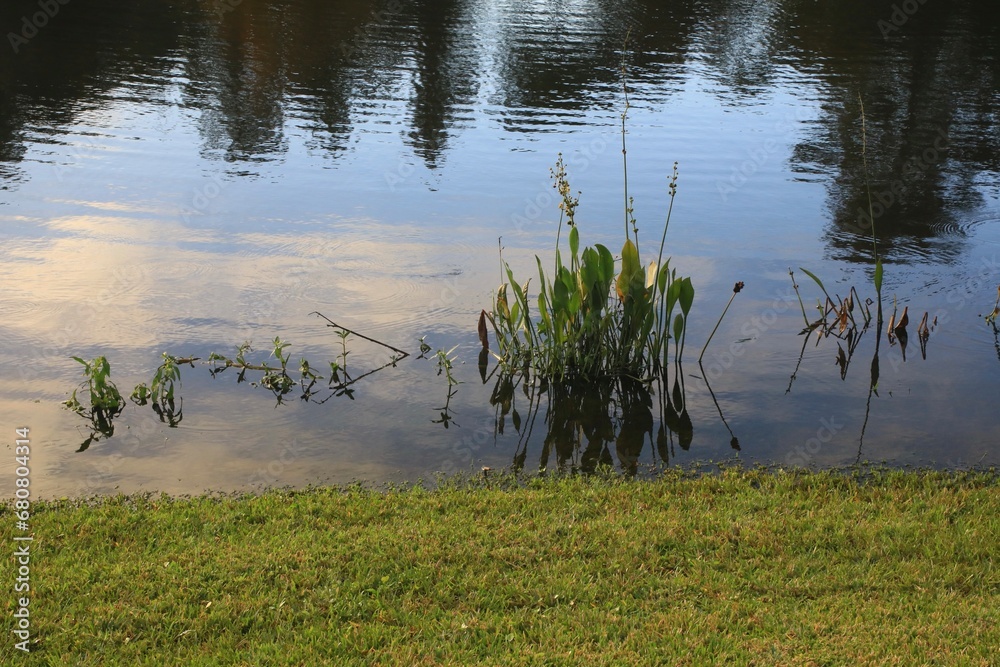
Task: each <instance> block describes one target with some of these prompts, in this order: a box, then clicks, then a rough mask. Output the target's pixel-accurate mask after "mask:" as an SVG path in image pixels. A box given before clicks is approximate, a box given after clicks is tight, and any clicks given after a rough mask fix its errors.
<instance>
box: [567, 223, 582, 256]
mask: <svg viewBox="0 0 1000 667" xmlns="http://www.w3.org/2000/svg"><path fill="white" fill-rule="evenodd" d="M569 251H570V252H571V253H573V257H574V258H575V257H576V256H577V254H578V253H579V252H580V232H579V231H577V229H576V227H572V228H571V229H570V230H569Z"/></svg>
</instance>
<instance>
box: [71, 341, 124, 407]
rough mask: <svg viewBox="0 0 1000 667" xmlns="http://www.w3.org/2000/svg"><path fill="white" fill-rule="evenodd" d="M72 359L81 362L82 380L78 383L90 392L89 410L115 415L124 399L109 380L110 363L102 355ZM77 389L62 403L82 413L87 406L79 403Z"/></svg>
mask: <svg viewBox="0 0 1000 667" xmlns="http://www.w3.org/2000/svg"><path fill="white" fill-rule="evenodd" d="M73 361H76V362H78V363H80V364H83V375H84V377H85V379H84V381H83V382H82V383H81V384H80V386H81V387H82V388H85V389H86V390H87V391H88V393H89V394H90V410H94V411H103V412H106V413H107V414H113V415H115V416H117V415H118V414H119V413H121V411H122V408H124V407H125V399H124V398H122V395H121V393H120V392H119V391H118V387H117V386H115V383H114V382H112V381H111V364H109V363H108V360H107V359H106V358H105V357H104V356H100V357H97V358H95V359H93V360H92V361H84V360H83V359H81V358H80V357H73ZM76 392H77V390H76V389H74V390H73V395H72V396H71V397H70V398H69V400H67V401H64V402H63V405H65V406H66V407H68V408H70V409H71V410H73V411H74V412H77V413H80V414H83V413H84V412H85V411H86V410H87V408H86V407H85V406H84V405H83V404H82V403H80V401H79V399H78V398H77V395H76Z"/></svg>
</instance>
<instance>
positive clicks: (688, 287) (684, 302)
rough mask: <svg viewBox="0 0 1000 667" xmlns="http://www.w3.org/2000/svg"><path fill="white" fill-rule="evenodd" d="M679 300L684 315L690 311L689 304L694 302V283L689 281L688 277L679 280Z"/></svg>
mask: <svg viewBox="0 0 1000 667" xmlns="http://www.w3.org/2000/svg"><path fill="white" fill-rule="evenodd" d="M679 300H680V302H681V310H682V311H683V312H684V316H685V317H686V316H687V314H688V313H689V312H691V304H693V303H694V285H693V284H692V283H691V279H690V278H685V279H684V280H681V281H680V295H679Z"/></svg>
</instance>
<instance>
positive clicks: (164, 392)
mask: <svg viewBox="0 0 1000 667" xmlns="http://www.w3.org/2000/svg"><path fill="white" fill-rule="evenodd" d="M193 361H195V360H194V359H183V360H181V359H178V358H177V357H174V356H171V355H169V354H167V353H166V352H164V353H163V363H162V364H160V366H159V368H157V369H156V373H155V374H154V375H153V379H152V381H151V382H150V383H149V386H148V387H147V386H146V383H145V382H143V383H141V384H139V385H137V386H136V387H135V389H134V390H132V395H131V396H130V398H131V399H132V402H134V403H135V404H136V405H146V403H148V402H150V401H152V402H153V403H160V404H163V403H166V402H170V403H172V402H173V401H174V398H175V395H174V389H175V388H176V386H178V385H180V383H181V369H180V364H181V363H192V362H193ZM192 365H193V364H192Z"/></svg>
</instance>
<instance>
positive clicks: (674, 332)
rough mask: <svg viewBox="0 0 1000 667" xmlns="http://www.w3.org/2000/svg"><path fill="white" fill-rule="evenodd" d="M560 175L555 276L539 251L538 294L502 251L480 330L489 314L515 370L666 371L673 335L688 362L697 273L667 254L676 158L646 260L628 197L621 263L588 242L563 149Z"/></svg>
mask: <svg viewBox="0 0 1000 667" xmlns="http://www.w3.org/2000/svg"><path fill="white" fill-rule="evenodd" d="M552 175H553V179H554V181H555V184H554V186H555V187H556V189H557V190H558V191H559V193H560V195H561V198H562V201H561V202H560V205H559V210H560V216H559V226H558V228H557V231H556V247H555V262H554V267H553V271H552V274H551V278H550V277H549V275H547V274H546V271H545V269H544V267H543V265H542V260H541V259H540V258H538V257H537V256H536V258H535V259H536V262H537V264H538V292H537V297H534V298H533V296H532V295H531V294H530V292H529V283H530V279H529V280H528V281H526V282H524V283H523V284H522V283H520V282H519V281H518V280H517V279H516V278H515V277H514V273H513V271H512V270H511V268H510V266H509V265H508V264H506V263H505V262H503V260H502V257H501V267H502V277H503V276H505V279H504V280H503V282H502V284H501V285H500V287H499V289H498V290H497V293H496V296H495V298H494V300H493V306H492V309H491V311H490V312H486V311H483V313H482V315H481V327H480V329H481V331H482V329H484V328H485V322H484V321H483V320H484V319H488V320H489V322H490V323H491V324H492V325H493V330H494V332H495V334H496V339H497V346H498V348H499V353H498V354H497V358H498V359H499V361H500V363H501V364H502V365H504V366H505V367H506V368H507V369H509V370H527V371H529V372H530V373H532V374H534V375H539V376H544V377H546V378H550V379H560V380H561V379H566V378H571V377H572V378H586V379H599V378H611V377H618V376H632V377H635V378H642V379H648V378H652V377H659V376H661V374H662V373H663V371H664V369H665V368H666V366H667V360H668V358H669V351H670V341H671V340H672V341H673V354H674V360H675V361H676V362H678V363H679V362H680V359H681V357H682V355H683V350H684V340H685V333H686V328H687V318H688V315H689V313H690V311H691V305H692V303H693V302H694V286H693V285H692V283H691V279H690V278H684V277H680V276H678V275H677V272H676V270H675V269H672V268H671V267H670V260H669V258H668V259H667V260H666V261H664V260H663V249H664V242H665V239H666V232H667V228H668V227H669V224H670V210H672V209H673V199H674V196H675V194H676V187H677V168H676V165H675V166H674V172H673V176H672V178H671V180H670V185H669V188H670V202H671V203H670V209H668V213H667V219H666V222H665V223H664V226H663V234H662V237H661V240H660V246H659V249H658V252H657V254H656V256H655V257H656V258H655V260H653V261H651V262H650V263H649V264H648V265H644V263H643V261H642V259H641V256H640V250H639V238H638V227H637V226H636V224H635V219H634V218H632V216H631V206H627V208H626V221H627V225H626V238H625V242H624V244H623V245H622V250H621V255H620V264H619V268H618V269H617V271H616V261H615V258H614V256H613V255H612V254H611V251H610V250H609V249H608V248H607V247H606V246H604V245H601V244H599V243H598V244H595V245H594V246H593V247H586V248H583V250H582V251H581V248H580V230H579V226H578V224H577V221H576V208H577V205H578V203H579V198H578V197H573V196H572V195H571V194H570V192H571V191H570V186H569V181H568V178H567V176H566V170H565V165H564V164H563V161H562V156H561V155H560V156H559V159H558V160H557V162H556V167H555V169H554V170H553V172H552ZM564 225H565V226H566V227H568V228H569V233H568V250H569V256H568V259H569V262H568V263H565V262H564V261H563V255H562V248H561V247H560V240H561V235H562V229H563V226H564ZM629 227H631V230H630V229H629ZM629 231H631V232H632V237H629V235H628V234H629ZM536 312H537V315H536V314H535V313H536ZM481 335H482V334H481Z"/></svg>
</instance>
